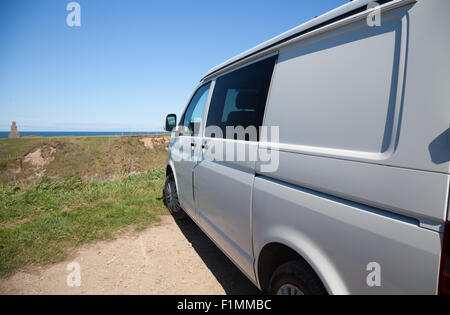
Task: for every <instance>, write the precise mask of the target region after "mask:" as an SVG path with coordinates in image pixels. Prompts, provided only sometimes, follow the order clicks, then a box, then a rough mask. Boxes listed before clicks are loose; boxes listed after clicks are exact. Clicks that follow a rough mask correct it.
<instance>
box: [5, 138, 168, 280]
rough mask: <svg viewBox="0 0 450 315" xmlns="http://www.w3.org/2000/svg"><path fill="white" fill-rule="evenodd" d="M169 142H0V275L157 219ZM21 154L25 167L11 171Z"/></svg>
mask: <svg viewBox="0 0 450 315" xmlns="http://www.w3.org/2000/svg"><path fill="white" fill-rule="evenodd" d="M21 141H23V142H21ZM165 141H166V140H164V141H159V140H158V141H153V142H152V144H151V146H148V145H147V146H145V145H144V143H145V141H142V139H141V138H140V137H128V136H127V137H98V138H95V137H94V138H74V139H71V138H70V137H66V138H55V139H52V138H48V139H45V138H42V139H41V138H30V139H19V140H6V139H5V140H0V174H3V176H2V181H1V183H0V277H7V276H10V275H12V274H13V273H14V272H15V271H17V270H20V269H22V268H24V267H27V266H32V265H42V264H48V263H54V262H58V261H62V260H64V259H65V258H67V256H68V255H69V254H70V252H71V250H72V249H74V248H77V247H79V246H80V245H82V244H86V243H90V242H94V241H98V240H107V239H112V238H114V237H116V236H117V235H119V233H123V232H126V231H136V230H137V231H139V230H142V229H145V228H147V227H148V226H150V225H152V224H154V223H155V222H158V221H159V216H160V215H162V214H166V213H167V211H166V208H165V207H164V204H163V199H162V189H163V185H164V180H165V170H164V168H163V166H164V164H165V160H166V158H167V152H166V144H165ZM36 150H38V151H36ZM50 155H51V156H50ZM33 158H34V159H35V160H33ZM36 159H37V160H36ZM20 160H22V164H23V171H21V172H20V171H15V172H14V171H11V170H15V169H16V168H17V167H18V168H20ZM33 163H34V164H33Z"/></svg>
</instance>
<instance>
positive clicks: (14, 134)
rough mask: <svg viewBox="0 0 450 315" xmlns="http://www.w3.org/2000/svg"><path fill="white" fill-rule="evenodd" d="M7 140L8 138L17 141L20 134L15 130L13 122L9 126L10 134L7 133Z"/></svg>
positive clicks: (15, 126)
mask: <svg viewBox="0 0 450 315" xmlns="http://www.w3.org/2000/svg"><path fill="white" fill-rule="evenodd" d="M8 138H9V139H18V138H20V133H19V131H18V130H17V125H16V122H15V121H13V122H12V125H11V132H10V133H9V136H8Z"/></svg>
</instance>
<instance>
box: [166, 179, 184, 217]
mask: <svg viewBox="0 0 450 315" xmlns="http://www.w3.org/2000/svg"><path fill="white" fill-rule="evenodd" d="M163 195H164V204H165V205H166V207H167V209H169V211H170V213H171V214H172V216H173V217H174V218H175V219H177V220H183V219H186V218H187V215H186V212H184V210H183V209H182V208H181V206H180V203H179V201H178V192H177V185H176V184H175V178H174V177H173V174H169V175H168V176H167V177H166V182H165V184H164V191H163Z"/></svg>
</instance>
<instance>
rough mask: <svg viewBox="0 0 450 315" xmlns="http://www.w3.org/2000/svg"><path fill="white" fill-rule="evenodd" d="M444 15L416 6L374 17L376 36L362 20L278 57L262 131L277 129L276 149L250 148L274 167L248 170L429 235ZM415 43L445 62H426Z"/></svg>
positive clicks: (444, 140)
mask: <svg viewBox="0 0 450 315" xmlns="http://www.w3.org/2000/svg"><path fill="white" fill-rule="evenodd" d="M446 9H447V10H446ZM444 12H450V1H446V0H437V1H418V2H417V3H415V4H413V5H408V6H405V7H401V8H398V9H395V10H393V11H391V12H386V13H383V14H382V19H381V20H382V25H381V26H379V27H369V26H368V25H367V23H366V21H365V20H363V21H360V22H357V23H353V24H351V25H348V26H345V27H341V28H338V29H335V30H333V31H330V32H328V33H326V34H321V35H319V36H316V37H314V38H310V39H307V40H306V41H302V42H300V43H297V44H295V45H292V46H290V47H287V48H284V49H282V50H281V51H280V55H279V60H278V64H277V65H276V68H275V72H274V80H273V82H272V87H271V91H270V97H269V100H268V105H267V110H266V117H265V122H264V125H265V126H279V128H280V129H279V132H280V140H279V144H278V143H277V144H276V145H275V144H274V143H273V142H272V140H271V139H269V138H266V139H264V138H263V139H262V140H261V144H260V149H261V150H266V149H269V150H275V151H277V152H279V160H280V167H279V168H278V170H277V171H275V172H271V173H266V172H264V170H263V169H262V168H261V163H258V164H257V172H258V173H260V174H263V175H267V176H268V177H272V178H276V179H279V180H283V181H286V182H290V183H293V184H297V185H300V186H304V187H309V188H312V189H315V190H318V191H321V192H325V193H330V194H335V195H337V196H339V197H343V198H348V199H351V200H354V201H357V202H361V203H365V204H368V205H371V206H375V207H381V208H383V209H386V210H390V211H394V212H401V213H402V214H407V215H411V216H413V217H415V218H418V219H419V220H420V221H421V222H422V221H423V222H426V224H429V223H430V221H431V225H435V226H436V229H439V226H440V225H441V224H442V223H443V222H445V221H446V219H447V196H448V191H449V187H448V185H449V184H448V174H449V165H450V162H449V161H450V146H449V145H448V128H449V122H450V104H449V100H450V94H449V93H450V92H449V91H450V89H449V88H444V85H445V83H444V82H447V83H448V82H449V81H448V75H449V73H450V71H447V72H446V73H444V72H443V71H442V70H438V64H441V66H442V67H443V68H444V69H446V70H449V58H448V55H450V51H449V49H448V48H449V47H448V43H447V42H448V38H450V33H449V32H450V31H449V29H450V25H448V26H449V27H448V28H447V29H443V27H444V26H446V25H447V24H448V18H447V16H446V14H447V13H444ZM435 20H439V21H440V22H439V28H438V29H435V28H434V22H433V21H435ZM442 20H445V21H446V22H443V21H442ZM416 24H418V25H419V26H417V25H416ZM419 27H420V29H419ZM426 34H429V35H426ZM444 35H448V36H447V37H446V40H444V38H445V36H444ZM422 37H425V38H427V41H428V42H429V43H430V44H431V43H434V44H436V47H439V48H440V49H444V50H447V57H444V56H443V55H442V52H438V53H437V56H436V57H438V58H437V59H438V60H437V61H436V60H435V59H434V58H433V57H432V56H433V54H434V51H430V49H432V48H431V47H433V46H431V45H430V46H427V48H426V49H425V48H423V47H422V46H423V44H422V40H421V38H422ZM430 37H431V38H430ZM444 42H446V43H444ZM419 46H420V48H419ZM412 47H413V48H414V49H412ZM416 49H417V50H418V52H417V51H414V50H416ZM418 53H419V55H418ZM431 59H433V60H431ZM428 65H429V66H430V67H432V69H433V72H432V73H431V72H430V71H425V68H426V67H428ZM419 69H422V71H424V73H425V74H426V75H427V76H426V77H424V76H422V75H421V73H420V72H418V70H419ZM418 100H419V101H418Z"/></svg>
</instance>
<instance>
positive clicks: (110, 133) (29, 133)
mask: <svg viewBox="0 0 450 315" xmlns="http://www.w3.org/2000/svg"><path fill="white" fill-rule="evenodd" d="M19 133H20V137H21V138H22V137H32V136H35V137H99V136H132V135H157V134H166V133H167V132H165V131H19ZM8 136H9V131H0V138H3V139H4V138H8Z"/></svg>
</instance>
